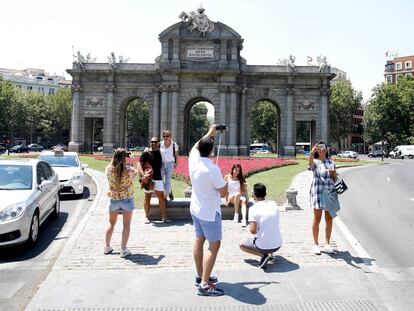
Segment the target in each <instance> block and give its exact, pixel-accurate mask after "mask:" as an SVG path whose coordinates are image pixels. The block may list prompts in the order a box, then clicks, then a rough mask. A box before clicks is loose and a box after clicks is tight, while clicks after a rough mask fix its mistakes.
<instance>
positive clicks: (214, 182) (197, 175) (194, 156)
mask: <svg viewBox="0 0 414 311" xmlns="http://www.w3.org/2000/svg"><path fill="white" fill-rule="evenodd" d="M188 168H189V171H190V179H191V183H192V192H191V203H190V212H191V214H192V215H194V216H195V217H197V218H198V219H201V220H205V221H214V219H215V216H216V212H218V213H219V214H221V210H220V192H219V191H218V189H220V188H223V187H224V186H225V184H226V183H225V182H224V178H223V176H222V174H221V171H220V168H219V167H218V166H217V165H215V164H214V163H213V161H212V160H211V159H209V158H206V157H201V156H200V152H199V151H198V149H197V148H195V147H193V149H192V150H191V153H190V156H189V158H188Z"/></svg>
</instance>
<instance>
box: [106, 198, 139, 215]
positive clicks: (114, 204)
mask: <svg viewBox="0 0 414 311" xmlns="http://www.w3.org/2000/svg"><path fill="white" fill-rule="evenodd" d="M134 207H135V206H134V198H128V199H123V200H113V199H111V201H110V203H109V211H110V212H123V211H126V212H132V211H133V210H134Z"/></svg>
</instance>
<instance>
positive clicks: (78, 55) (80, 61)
mask: <svg viewBox="0 0 414 311" xmlns="http://www.w3.org/2000/svg"><path fill="white" fill-rule="evenodd" d="M75 62H77V63H78V64H79V65H80V66H81V67H83V64H85V63H86V59H85V57H83V55H82V54H81V52H80V51H78V52H77V53H76V61H75Z"/></svg>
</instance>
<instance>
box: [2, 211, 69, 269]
mask: <svg viewBox="0 0 414 311" xmlns="http://www.w3.org/2000/svg"><path fill="white" fill-rule="evenodd" d="M68 217H69V214H68V213H65V212H60V213H59V217H58V218H57V219H51V218H50V217H48V219H47V220H46V221H45V222H44V223H43V224H42V226H41V227H40V230H39V236H38V240H37V243H36V245H34V246H33V247H30V246H29V245H27V243H23V244H19V245H16V246H8V247H2V248H0V250H1V251H0V254H1V255H0V264H1V263H5V262H14V261H24V260H27V259H32V258H34V257H37V256H38V255H40V254H41V253H42V252H44V251H45V250H46V249H47V248H48V247H49V245H50V244H52V242H53V241H54V240H55V239H57V238H56V237H57V235H58V234H59V232H60V231H61V230H62V228H63V226H64V225H65V224H66V221H67V219H68ZM65 238H67V237H60V238H58V239H65Z"/></svg>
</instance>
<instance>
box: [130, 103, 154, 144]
mask: <svg viewBox="0 0 414 311" xmlns="http://www.w3.org/2000/svg"><path fill="white" fill-rule="evenodd" d="M127 117H128V121H127V122H128V139H129V143H130V145H131V147H135V146H137V145H139V146H147V145H148V139H149V137H148V135H149V133H148V122H149V106H148V103H147V102H145V101H144V100H143V99H142V98H138V99H136V100H134V101H132V102H131V103H130V104H129V106H128V110H127ZM153 135H158V134H157V133H154V134H153Z"/></svg>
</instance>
